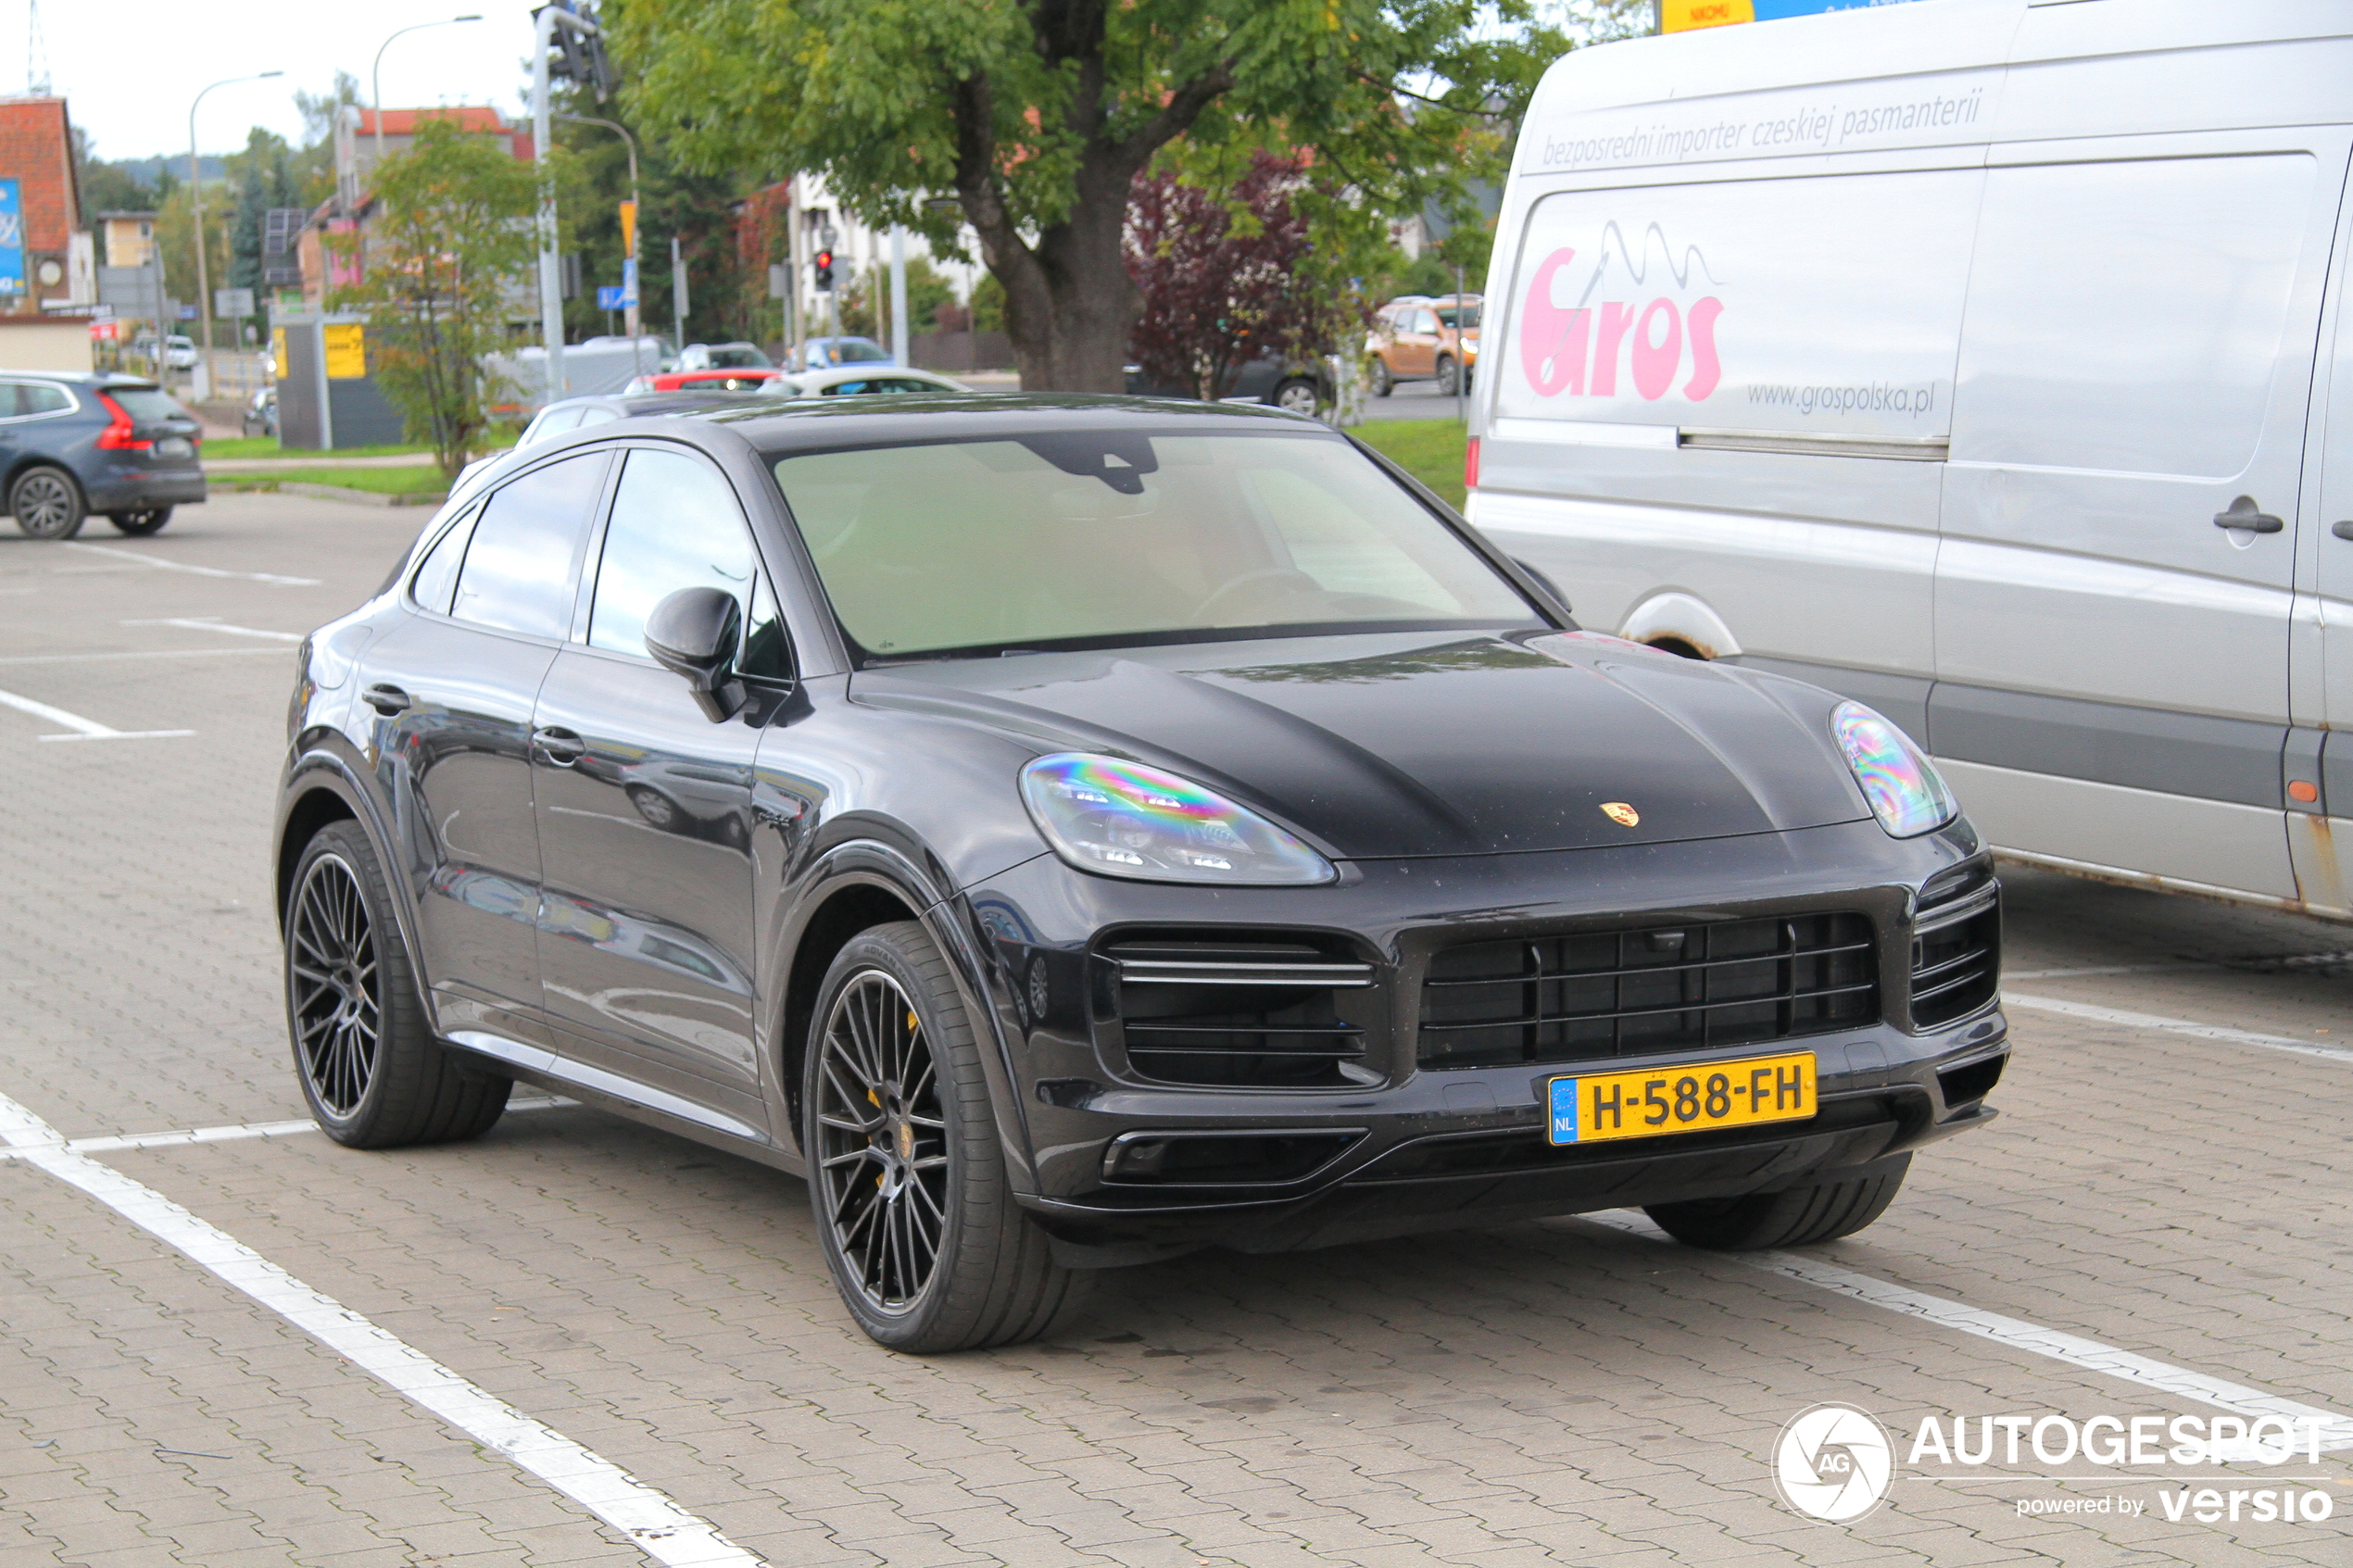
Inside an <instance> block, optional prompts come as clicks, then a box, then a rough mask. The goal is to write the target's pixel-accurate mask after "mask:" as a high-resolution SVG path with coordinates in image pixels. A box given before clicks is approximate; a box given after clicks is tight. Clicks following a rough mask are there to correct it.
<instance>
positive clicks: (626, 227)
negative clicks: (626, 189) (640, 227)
mask: <svg viewBox="0 0 2353 1568" xmlns="http://www.w3.org/2000/svg"><path fill="white" fill-rule="evenodd" d="M621 254H622V255H623V256H635V255H636V254H637V204H636V203H635V202H623V203H622V204H621Z"/></svg>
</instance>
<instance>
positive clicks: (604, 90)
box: [547, 0, 613, 104]
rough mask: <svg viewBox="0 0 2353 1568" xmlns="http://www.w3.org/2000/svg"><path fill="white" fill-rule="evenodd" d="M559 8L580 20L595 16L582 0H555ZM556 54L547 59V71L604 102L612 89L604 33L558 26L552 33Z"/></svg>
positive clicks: (611, 76) (608, 56) (611, 77)
mask: <svg viewBox="0 0 2353 1568" xmlns="http://www.w3.org/2000/svg"><path fill="white" fill-rule="evenodd" d="M557 5H558V6H559V8H560V9H562V10H565V11H569V12H571V13H572V14H573V15H574V16H576V17H578V18H580V19H582V20H583V21H585V22H588V23H590V24H591V25H594V24H595V22H596V20H597V19H596V16H595V14H594V13H593V12H592V11H591V10H590V9H589V7H588V6H587V5H586V4H585V0H557ZM555 51H556V52H555V56H554V57H553V58H551V59H550V60H549V61H548V62H547V74H548V75H549V76H551V77H556V78H559V79H560V80H564V81H569V82H572V83H573V85H574V86H575V87H579V88H583V89H585V90H586V91H588V92H591V93H594V94H596V95H597V102H598V103H600V104H601V103H603V102H604V101H605V99H606V98H607V97H609V96H610V95H611V93H612V90H613V72H612V56H610V55H609V54H608V53H606V50H605V39H604V34H602V33H601V32H598V33H580V32H575V31H573V30H572V29H571V28H568V27H559V28H557V29H556V35H555Z"/></svg>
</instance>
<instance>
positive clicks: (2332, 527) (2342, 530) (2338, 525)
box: [2329, 518, 2353, 539]
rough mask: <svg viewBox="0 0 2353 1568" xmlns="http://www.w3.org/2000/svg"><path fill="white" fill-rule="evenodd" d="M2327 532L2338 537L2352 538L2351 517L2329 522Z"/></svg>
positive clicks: (2352, 526) (2352, 519) (2352, 521)
mask: <svg viewBox="0 0 2353 1568" xmlns="http://www.w3.org/2000/svg"><path fill="white" fill-rule="evenodd" d="M2329 532H2330V533H2334V534H2335V535H2336V536H2337V537H2338V538H2340V539H2353V518H2347V519H2346V520H2345V521H2343V522H2332V523H2330V524H2329Z"/></svg>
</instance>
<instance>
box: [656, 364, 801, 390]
mask: <svg viewBox="0 0 2353 1568" xmlns="http://www.w3.org/2000/svg"><path fill="white" fill-rule="evenodd" d="M782 373H783V372H782V371H779V370H773V369H769V370H762V369H759V368H756V367H753V366H749V365H741V366H736V367H734V368H732V369H729V370H661V371H658V372H656V373H655V374H653V375H650V376H639V377H637V378H635V380H633V381H632V382H630V383H629V384H628V385H627V386H625V387H623V388H622V389H621V391H622V395H623V396H624V397H627V396H633V395H635V394H637V393H640V392H757V391H759V390H760V383H762V382H772V381H774V380H775V379H776V378H777V376H779V375H780V374H782Z"/></svg>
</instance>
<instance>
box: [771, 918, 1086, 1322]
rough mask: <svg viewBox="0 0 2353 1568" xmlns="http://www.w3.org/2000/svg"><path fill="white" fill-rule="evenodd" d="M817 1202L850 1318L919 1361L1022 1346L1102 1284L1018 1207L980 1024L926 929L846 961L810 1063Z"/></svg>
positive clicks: (806, 1074) (813, 1032) (816, 1019)
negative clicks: (1066, 1262) (1062, 1254)
mask: <svg viewBox="0 0 2353 1568" xmlns="http://www.w3.org/2000/svg"><path fill="white" fill-rule="evenodd" d="M801 1105H802V1116H803V1123H804V1124H803V1135H802V1140H801V1148H803V1149H804V1150H805V1151H806V1152H807V1154H808V1158H809V1196H810V1202H811V1205H812V1208H813V1209H814V1210H815V1212H816V1218H817V1224H818V1230H819V1235H820V1236H821V1237H822V1239H823V1241H824V1248H825V1261H826V1262H827V1263H828V1264H829V1265H830V1266H831V1268H832V1270H833V1274H834V1284H835V1286H837V1288H838V1289H839V1290H840V1292H841V1298H842V1302H843V1304H844V1305H845V1306H847V1307H848V1308H849V1312H850V1315H851V1316H852V1317H853V1318H855V1319H856V1320H857V1322H858V1326H859V1327H860V1328H862V1329H863V1330H864V1331H865V1332H866V1334H867V1336H869V1337H871V1338H873V1339H874V1340H875V1342H876V1343H878V1344H881V1345H885V1346H887V1347H889V1348H892V1349H896V1350H903V1351H907V1352H910V1353H912V1354H916V1355H932V1354H938V1353H942V1352H945V1351H950V1350H969V1349H975V1348H980V1347H983V1346H989V1345H1011V1344H1018V1343H1020V1342H1022V1341H1024V1340H1027V1339H1034V1338H1036V1337H1038V1336H1039V1335H1041V1334H1045V1333H1047V1332H1049V1331H1050V1330H1051V1329H1052V1328H1053V1326H1054V1325H1055V1323H1058V1322H1060V1321H1061V1320H1062V1319H1063V1317H1064V1316H1065V1315H1066V1314H1067V1313H1068V1312H1069V1311H1071V1310H1072V1309H1073V1308H1075V1307H1076V1305H1077V1303H1078V1300H1079V1298H1080V1297H1081V1295H1082V1294H1083V1289H1084V1286H1086V1284H1087V1283H1088V1281H1089V1280H1090V1279H1091V1278H1092V1276H1091V1275H1090V1274H1088V1273H1077V1272H1076V1271H1073V1270H1070V1269H1066V1268H1063V1267H1062V1266H1061V1265H1060V1264H1058V1263H1056V1262H1055V1261H1054V1258H1053V1250H1052V1245H1051V1242H1050V1241H1049V1240H1048V1238H1047V1236H1046V1234H1045V1232H1044V1231H1043V1230H1041V1229H1040V1228H1039V1227H1038V1224H1037V1223H1036V1222H1035V1221H1034V1220H1032V1219H1031V1218H1030V1217H1029V1215H1028V1214H1027V1213H1026V1212H1025V1211H1024V1210H1022V1209H1021V1208H1020V1207H1019V1206H1018V1205H1017V1204H1016V1203H1015V1202H1014V1201H1013V1193H1012V1190H1011V1185H1010V1183H1009V1182H1008V1180H1007V1177H1006V1173H1005V1160H1004V1151H1003V1148H1002V1147H1001V1146H1000V1143H999V1142H998V1134H997V1123H996V1117H995V1114H994V1112H993V1110H991V1107H990V1105H989V1098H988V1083H987V1081H986V1078H985V1076H984V1074H983V1073H982V1069H981V1058H980V1050H979V1047H978V1045H977V1043H976V1041H975V1034H974V1030H973V1027H972V1024H971V1021H970V1019H969V1017H968V1015H967V1013H966V1010H965V1009H964V1006H963V1000H962V997H961V995H960V993H959V992H958V990H957V988H956V985H955V982H954V979H953V977H952V976H951V975H950V972H949V967H948V960H946V958H945V957H944V956H942V954H941V953H940V951H939V949H938V947H937V946H936V945H935V944H934V943H933V942H932V940H931V938H930V936H929V935H926V934H925V931H924V928H923V927H922V926H921V925H920V924H918V923H916V922H912V921H905V922H898V923H895V924H891V925H882V926H875V927H873V928H872V929H870V930H867V931H864V932H862V933H861V934H859V935H857V936H855V937H852V938H851V939H850V941H849V944H848V945H847V946H845V947H843V948H842V950H841V952H840V953H839V954H838V955H837V957H836V958H835V960H834V962H833V967H832V968H831V969H830V970H829V971H828V972H826V975H825V982H824V986H823V987H822V988H821V990H820V991H819V994H818V1003H817V1007H816V1009H815V1011H814V1014H813V1016H812V1019H811V1022H810V1031H809V1040H808V1048H807V1051H806V1054H805V1059H804V1062H803V1084H802V1095H801Z"/></svg>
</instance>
